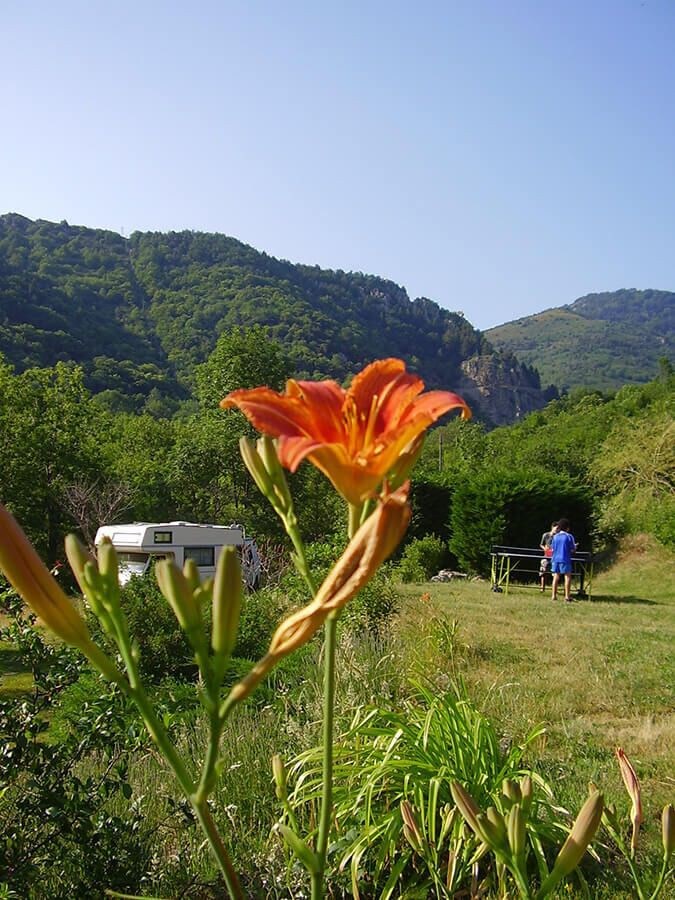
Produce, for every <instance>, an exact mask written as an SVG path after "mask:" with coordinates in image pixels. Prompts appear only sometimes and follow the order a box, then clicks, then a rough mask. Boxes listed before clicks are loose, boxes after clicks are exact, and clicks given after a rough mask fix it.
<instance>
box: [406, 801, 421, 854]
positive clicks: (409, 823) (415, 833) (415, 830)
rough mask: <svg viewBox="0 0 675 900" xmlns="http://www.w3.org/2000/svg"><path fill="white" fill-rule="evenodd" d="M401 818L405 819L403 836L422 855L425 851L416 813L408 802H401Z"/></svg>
mask: <svg viewBox="0 0 675 900" xmlns="http://www.w3.org/2000/svg"><path fill="white" fill-rule="evenodd" d="M401 818H402V819H403V834H404V835H405V837H406V840H407V841H408V843H409V844H410V846H411V847H412V848H413V850H414V851H415V852H416V853H421V852H422V849H423V842H422V835H421V834H420V831H419V827H418V825H417V819H416V818H415V811H414V810H413V807H412V805H411V804H410V803H409V802H408V801H407V800H403V801H401Z"/></svg>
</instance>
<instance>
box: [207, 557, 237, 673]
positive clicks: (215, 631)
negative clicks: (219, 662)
mask: <svg viewBox="0 0 675 900" xmlns="http://www.w3.org/2000/svg"><path fill="white" fill-rule="evenodd" d="M242 591H243V588H242V581H241V566H240V565H239V557H238V555H237V551H236V548H235V547H223V550H222V552H221V554H220V558H219V559H218V566H217V567H216V578H215V581H214V583H213V622H212V630H211V646H212V647H213V652H214V653H215V654H216V656H219V657H221V658H227V657H228V656H229V655H230V654H231V653H232V650H233V649H234V645H235V643H236V640H237V629H238V627H239V614H240V612H241V600H242Z"/></svg>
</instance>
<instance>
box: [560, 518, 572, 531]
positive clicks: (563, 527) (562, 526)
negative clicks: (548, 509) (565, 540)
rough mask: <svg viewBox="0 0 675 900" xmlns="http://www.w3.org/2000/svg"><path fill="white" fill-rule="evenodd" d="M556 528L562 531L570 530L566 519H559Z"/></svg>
mask: <svg viewBox="0 0 675 900" xmlns="http://www.w3.org/2000/svg"><path fill="white" fill-rule="evenodd" d="M558 528H560V529H561V530H562V531H569V530H570V523H569V520H568V519H560V520H559V522H558Z"/></svg>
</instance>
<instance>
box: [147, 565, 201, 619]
mask: <svg viewBox="0 0 675 900" xmlns="http://www.w3.org/2000/svg"><path fill="white" fill-rule="evenodd" d="M155 577H156V578H157V584H158V585H159V589H160V591H161V592H162V594H163V595H164V596H165V597H166V599H167V600H168V601H169V604H170V606H171V609H172V610H173V611H174V613H175V615H176V618H177V619H178V623H179V625H180V627H181V628H182V629H183V631H184V632H185V633H186V634H187V635H188V636H194V635H196V634H198V633H199V632H200V631H201V629H202V627H203V626H202V611H201V608H200V606H199V602H198V601H197V600H196V598H195V596H194V593H193V591H192V589H191V588H190V585H189V584H188V581H187V578H186V577H185V576H184V575H183V573H182V572H181V570H180V569H179V568H178V566H177V565H176V564H175V563H174V562H172V561H171V560H170V559H162V560H160V561H159V562H158V563H157V565H156V566H155Z"/></svg>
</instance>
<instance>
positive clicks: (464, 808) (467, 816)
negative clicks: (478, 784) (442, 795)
mask: <svg viewBox="0 0 675 900" xmlns="http://www.w3.org/2000/svg"><path fill="white" fill-rule="evenodd" d="M450 793H451V794H452V799H453V800H454V801H455V803H456V805H457V809H458V810H459V811H460V812H461V814H462V816H463V817H464V821H465V822H466V823H467V825H469V826H471V829H472V831H473V832H474V833H475V834H477V835H478V836H479V837H480V838H481V840H485V838H483V837H482V832H481V828H480V824H479V822H478V816H479V815H481V810H480V807H479V806H478V804H477V803H476V801H475V800H474V799H473V797H472V796H471V794H469V792H468V791H465V790H464V788H463V787H462V785H461V784H460V783H459V782H458V781H453V782H452V783H451V785H450Z"/></svg>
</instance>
